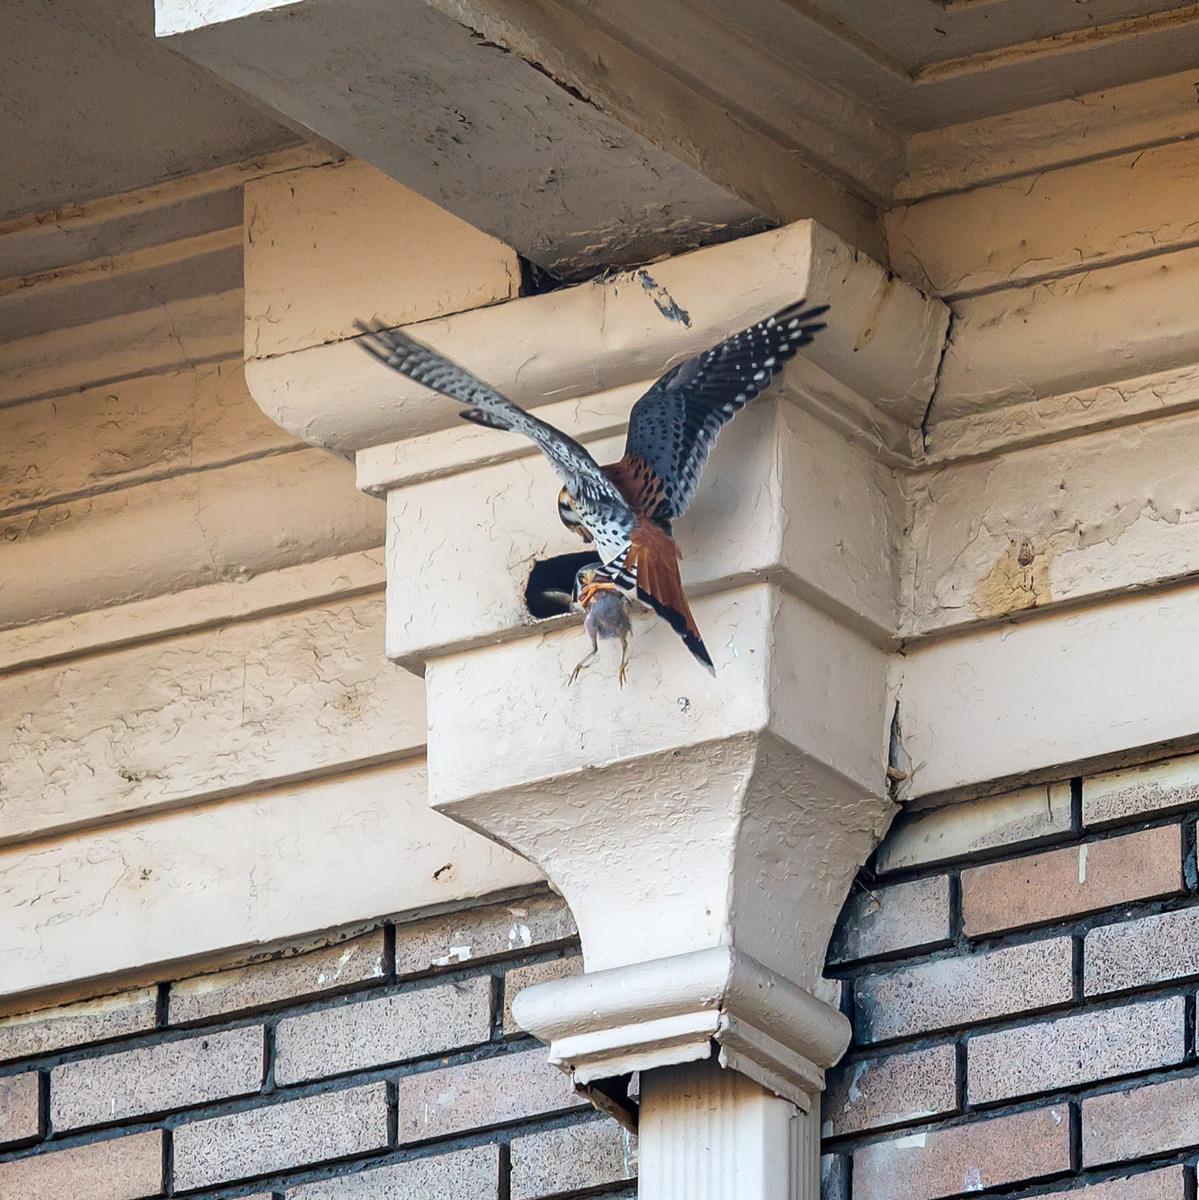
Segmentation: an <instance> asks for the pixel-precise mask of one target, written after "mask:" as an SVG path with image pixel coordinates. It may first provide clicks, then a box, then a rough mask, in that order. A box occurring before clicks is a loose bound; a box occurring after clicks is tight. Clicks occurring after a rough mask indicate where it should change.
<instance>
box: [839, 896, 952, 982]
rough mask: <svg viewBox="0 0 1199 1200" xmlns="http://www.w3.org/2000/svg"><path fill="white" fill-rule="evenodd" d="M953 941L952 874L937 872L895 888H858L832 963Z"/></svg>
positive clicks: (841, 926)
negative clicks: (951, 913)
mask: <svg viewBox="0 0 1199 1200" xmlns="http://www.w3.org/2000/svg"><path fill="white" fill-rule="evenodd" d="M948 942H949V877H948V876H947V875H933V876H930V877H929V878H928V879H916V880H913V881H912V882H910V883H897V884H895V885H894V886H892V887H879V888H871V889H870V891H862V890H857V891H855V892H854V893H853V895H851V896H850V898H849V900H848V901H847V903H846V905H845V907H844V908H843V909H842V910H841V918H840V920H839V921H838V922H837V928H836V930H835V932H834V933H833V938H832V942H831V943H830V945H829V955H828V957H829V962H832V963H846V962H853V961H855V960H857V959H861V958H873V957H875V956H876V955H879V954H890V953H892V952H894V951H896V950H916V949H922V950H931V949H933V948H934V947H936V946H944V945H947V944H948Z"/></svg>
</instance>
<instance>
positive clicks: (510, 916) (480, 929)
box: [396, 896, 579, 975]
mask: <svg viewBox="0 0 1199 1200" xmlns="http://www.w3.org/2000/svg"><path fill="white" fill-rule="evenodd" d="M578 935H579V931H578V928H577V927H576V926H575V922H574V918H573V917H572V916H571V915H570V909H568V908H567V907H566V904H565V903H564V902H563V901H562V900H561V899H559V898H558V897H557V896H535V897H531V898H530V899H528V900H519V901H516V900H514V901H513V902H512V903H511V904H492V905H488V906H487V907H485V908H471V909H467V910H466V911H464V912H457V913H447V914H445V915H444V916H440V917H430V918H428V919H427V920H423V921H413V922H411V923H409V924H405V925H397V926H396V974H398V975H412V974H416V973H417V972H421V971H431V970H437V969H438V968H441V969H445V968H447V967H455V966H458V965H459V964H460V963H464V962H474V961H478V960H479V959H489V958H498V957H500V956H501V955H504V954H519V953H521V952H522V951H524V950H530V949H532V948H533V947H535V946H550V945H554V944H556V943H558V942H564V941H569V940H570V939H572V938H576V937H578Z"/></svg>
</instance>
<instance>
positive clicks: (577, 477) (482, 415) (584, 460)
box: [357, 322, 636, 557]
mask: <svg viewBox="0 0 1199 1200" xmlns="http://www.w3.org/2000/svg"><path fill="white" fill-rule="evenodd" d="M357 327H358V329H359V330H361V331H362V333H363V335H364V336H363V337H362V338H361V339H360V340H359V343H358V344H359V345H360V346H362V348H363V349H364V350H366V351H367V352H368V353H370V354H372V355H374V357H375V358H377V359H378V360H379V361H380V362H382V363H385V364H386V365H387V366H389V367H391V369H392V370H393V371H399V373H400V374H401V375H406V376H407V377H408V378H409V379H412V380H415V381H416V382H417V383H421V384H424V385H425V387H428V388H432V389H433V391H435V392H440V393H441V394H442V395H443V396H449V397H450V399H452V400H460V401H461V402H462V403H463V404H468V405H470V406H471V407H470V408H469V409H468V411H467V412H464V413H463V414H462V415H463V416H464V417H466V418H467V419H469V420H473V421H475V422H476V423H477V424H480V425H487V426H490V427H491V428H493V429H505V430H509V431H510V432H512V433H523V434H524V435H525V437H527V438H530V439H531V440H532V441H533V442H535V443H536V444H537V446H538V448H539V449H540V450H541V452H542V454H544V455H545V456H546V458H548V459H549V460H550V462H551V463H552V464H553V467H554V470H555V471H556V472H557V473H558V476H559V478H560V479H561V480H562V482H563V483H564V484H566V487H567V489H568V490H569V492H570V494H571V496H573V497H574V499H575V501H576V502H577V503H578V504H579V506H580V508H581V509H582V511H583V513H585V514H588V515H594V517H595V519H596V522H597V524H598V526H599V527H598V528H591V522H590V521H588V528H589V529H591V532H592V534H593V536H595V539H596V547H597V549H599V551H600V553H601V554H603V553H604V551H605V548H607V547H609V546H612V545H613V544H614V543H616V542H619V546H618V547H617V548H618V549H623V548H624V547H625V546H627V545H628V538H629V535H630V534H631V533H632V529H633V525H634V524H635V522H636V517H635V514H634V513H633V510H632V509H631V508H630V507H629V506H628V504H627V503H626V501H625V499H624V497H623V496H622V495H621V494H620V492H619V491H618V490H617V488H616V486H615V485H614V484H613V483H612V481H611V480H610V479H609V478H608V477H607V476H606V475H605V474H604V473H603V471H601V470H600V468H599V464H598V463H596V461H595V459H594V458H592V457H591V455H590V454H589V453H588V452H587V451H586V450H585V449H584V448H583V447H582V446H580V445H579V443H578V442H576V441H575V440H574V438H572V437H570V436H568V435H567V434H565V433H563V432H562V431H561V430H560V429H555V428H554V427H553V426H552V425H549V424H547V423H546V422H545V421H542V420H539V419H538V418H537V417H535V416H533V415H532V414H531V413H527V412H525V410H524V409H523V408H521V407H520V406H519V405H517V404H513V403H512V401H511V400H509V399H508V397H507V396H504V395H501V394H500V393H499V392H497V391H496V390H495V388H493V387H491V386H490V385H489V384H486V383H484V382H483V381H482V380H481V379H479V378H478V377H477V376H475V375H472V374H471V373H470V372H469V371H468V370H466V368H465V367H460V366H459V365H458V364H457V363H456V362H453V361H451V360H450V359H448V358H446V357H445V356H444V355H441V354H438V353H437V351H436V350H432V349H430V348H429V347H428V346H425V345H422V344H421V343H420V342H418V341H416V340H415V339H414V338H411V337H409V336H408V335H407V334H406V333H403V332H401V331H400V330H398V329H385V328H383V327H382V326H380V325H375V326H368V325H363V324H362V323H361V322H358V323H357ZM605 557H608V556H607V555H605Z"/></svg>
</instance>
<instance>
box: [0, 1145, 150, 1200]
mask: <svg viewBox="0 0 1199 1200" xmlns="http://www.w3.org/2000/svg"><path fill="white" fill-rule="evenodd" d="M162 1155H163V1133H162V1130H160V1129H154V1130H151V1131H150V1132H149V1133H135V1134H133V1136H132V1137H118V1138H109V1139H108V1140H106V1141H103V1142H91V1143H89V1144H88V1145H86V1146H72V1147H71V1148H70V1149H68V1150H53V1151H51V1152H50V1153H49V1154H37V1155H34V1156H32V1157H29V1158H15V1159H13V1160H12V1161H11V1162H6V1163H0V1196H3V1197H4V1198H5V1200H9V1198H10V1197H11V1200H143V1198H144V1197H147V1196H161V1195H162Z"/></svg>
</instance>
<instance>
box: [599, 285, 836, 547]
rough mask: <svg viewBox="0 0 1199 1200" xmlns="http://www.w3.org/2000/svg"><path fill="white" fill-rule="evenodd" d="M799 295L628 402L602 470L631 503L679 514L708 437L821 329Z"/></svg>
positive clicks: (821, 308)
mask: <svg viewBox="0 0 1199 1200" xmlns="http://www.w3.org/2000/svg"><path fill="white" fill-rule="evenodd" d="M827 311H828V305H827V304H819V305H814V306H811V307H805V306H804V301H802V300H800V301H798V302H797V303H795V304H791V305H789V306H788V307H787V308H784V309H782V310H781V311H779V312H776V313H775V314H774V315H773V316H771V317H767V318H766V319H765V320H764V321H759V322H758V323H757V324H756V325H751V326H750V327H749V328H748V329H743V330H742V331H741V332H740V333H735V334H733V336H732V337H730V338H726V339H725V340H724V341H723V342H721V343H720V344H719V345H717V346H713V347H712V349H711V350H706V351H704V353H703V354H698V355H696V356H695V357H694V358H690V359H688V360H687V361H686V362H684V363H680V364H679V365H678V366H677V367H673V368H671V370H669V371H667V372H666V374H665V375H663V376H662V378H661V379H659V380H658V382H657V383H655V384H654V386H653V387H651V388H650V389H649V391H648V392H646V393H645V395H644V396H642V397H641V399H640V400H638V401H637V403H636V404H634V405H633V409H632V412H630V413H629V434H628V439H627V440H626V442H625V452H624V458H623V459H621V461H620V462H619V463H615V464H613V466H612V467H611V468H609V470H610V471H611V472H612V473H613V475H616V476H619V477H620V480H621V482H626V483H627V484H628V485H629V488H630V489H631V490H627V491H626V495H628V496H629V497H630V498H631V499H632V501H633V504H634V507H635V508H637V510H638V511H639V512H640V513H642V514H643V515H644V516H647V517H649V518H650V519H651V520H653V521H656V522H658V523H659V524H662V525H665V524H666V523H667V522H669V521H671V520H672V519H673V518H675V517H679V516H682V514H683V513H684V512H686V511H687V506H688V504H690V503H691V497H692V496H693V495H694V494H695V488H696V485H697V484H698V483H699V476H700V472H701V471H702V470H703V466H704V463H705V462H707V460H708V454H709V453H710V451H711V449H712V446H713V445H714V444H715V442H716V435H717V434H718V433H719V432H720V430H721V429H722V428H723V427H724V425H725V424H726V423H727V422H728V421H730V420H731V419H732V418H733V416H734V415H735V414H736V413H738V412H740V411H741V409H743V408H744V407H745V406H746V404H748V403H749V402H750V401H751V400H752V399H754V397H756V396H758V395H760V394H761V393H762V392H763V391H764V390H765V388H766V387H767V385H768V384H769V383H770V380H771V379H772V378H773V377H774V376H775V375H776V374H777V373H778V372H779V370H781V368H782V365H783V363H785V362H786V361H787V360H788V359H789V358H792V357H794V355H795V352H796V351H797V350H798V349H799V348H800V347H801V346H806V345H807V344H808V343H809V342H810V341H811V340H812V339H813V338H814V337H815V336H816V334H817V333H819V332H820V330H822V329H823V328H824V322H823V321H821V320H819V318H820V317H822V316H823V315H824V314H825V313H826V312H827Z"/></svg>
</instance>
